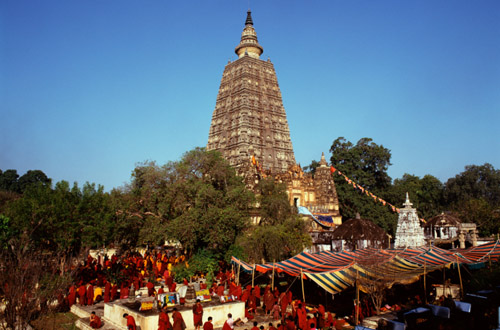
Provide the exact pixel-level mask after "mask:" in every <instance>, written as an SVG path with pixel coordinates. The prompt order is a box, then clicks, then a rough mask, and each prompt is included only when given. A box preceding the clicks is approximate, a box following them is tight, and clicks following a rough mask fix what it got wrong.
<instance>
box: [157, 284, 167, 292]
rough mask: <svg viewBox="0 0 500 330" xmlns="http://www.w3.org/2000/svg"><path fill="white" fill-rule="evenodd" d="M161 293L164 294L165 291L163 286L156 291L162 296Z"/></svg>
mask: <svg viewBox="0 0 500 330" xmlns="http://www.w3.org/2000/svg"><path fill="white" fill-rule="evenodd" d="M162 293H165V289H164V286H163V285H162V286H161V287H160V288H159V289H158V294H162Z"/></svg>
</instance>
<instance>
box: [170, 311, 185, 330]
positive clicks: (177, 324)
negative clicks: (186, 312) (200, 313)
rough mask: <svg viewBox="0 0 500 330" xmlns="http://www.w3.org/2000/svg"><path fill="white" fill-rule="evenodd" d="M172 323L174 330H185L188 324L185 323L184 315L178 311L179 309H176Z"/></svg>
mask: <svg viewBox="0 0 500 330" xmlns="http://www.w3.org/2000/svg"><path fill="white" fill-rule="evenodd" d="M172 322H173V323H174V324H173V327H172V329H173V330H184V329H185V326H186V324H185V323H184V319H183V318H182V314H181V313H180V312H179V311H177V308H175V307H174V312H173V313H172Z"/></svg>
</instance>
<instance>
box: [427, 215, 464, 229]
mask: <svg viewBox="0 0 500 330" xmlns="http://www.w3.org/2000/svg"><path fill="white" fill-rule="evenodd" d="M461 222H462V221H460V219H459V218H457V217H455V216H453V215H451V214H449V213H444V212H443V213H441V214H439V215H436V216H435V217H432V218H431V219H429V220H428V221H427V222H426V224H425V225H424V226H425V227H430V226H431V225H432V226H433V227H448V226H451V227H459V226H460V223H461Z"/></svg>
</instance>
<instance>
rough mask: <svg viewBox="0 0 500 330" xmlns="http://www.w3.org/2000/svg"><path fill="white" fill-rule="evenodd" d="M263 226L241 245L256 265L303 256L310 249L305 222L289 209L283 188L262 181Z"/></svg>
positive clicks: (256, 227)
mask: <svg viewBox="0 0 500 330" xmlns="http://www.w3.org/2000/svg"><path fill="white" fill-rule="evenodd" d="M257 191H258V205H260V209H259V214H260V218H261V219H260V222H259V225H258V226H255V227H253V228H251V229H250V230H249V231H248V232H247V234H246V235H245V236H242V237H240V239H239V241H238V243H239V244H240V245H241V246H242V247H243V248H244V251H245V253H244V254H245V255H246V256H248V258H249V260H252V261H254V262H261V261H262V260H267V261H273V260H276V261H280V260H284V259H287V258H289V257H292V256H294V255H296V254H297V253H300V252H302V251H303V250H304V249H305V248H306V247H309V246H310V245H311V237H310V236H309V233H308V231H307V226H306V223H305V222H304V220H302V218H301V217H300V216H299V215H298V214H297V210H296V209H295V208H294V207H292V206H291V205H290V202H289V201H288V196H287V194H286V187H285V185H284V184H280V183H276V182H274V180H273V179H263V180H261V181H260V182H259V184H258V185H257Z"/></svg>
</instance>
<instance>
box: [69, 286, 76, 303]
mask: <svg viewBox="0 0 500 330" xmlns="http://www.w3.org/2000/svg"><path fill="white" fill-rule="evenodd" d="M75 303H76V289H75V286H74V285H72V286H70V287H69V293H68V305H69V307H70V308H71V306H73V305H74V304H75Z"/></svg>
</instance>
